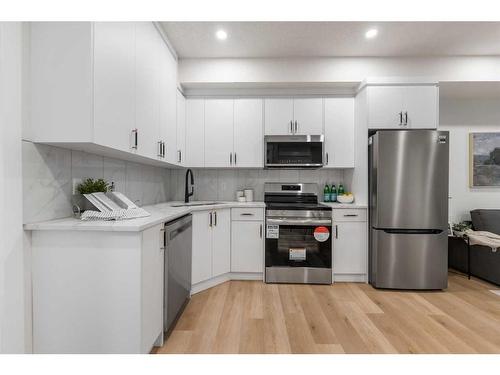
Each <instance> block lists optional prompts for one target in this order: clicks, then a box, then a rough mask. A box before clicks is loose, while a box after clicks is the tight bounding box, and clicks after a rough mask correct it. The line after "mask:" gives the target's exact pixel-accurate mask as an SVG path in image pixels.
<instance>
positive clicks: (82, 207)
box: [73, 178, 111, 212]
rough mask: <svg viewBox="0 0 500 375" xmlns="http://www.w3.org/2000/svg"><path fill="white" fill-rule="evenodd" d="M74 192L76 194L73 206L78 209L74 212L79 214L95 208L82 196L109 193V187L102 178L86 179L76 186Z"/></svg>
mask: <svg viewBox="0 0 500 375" xmlns="http://www.w3.org/2000/svg"><path fill="white" fill-rule="evenodd" d="M76 191H77V192H78V194H76V195H74V196H73V204H74V205H76V206H77V207H78V209H76V210H75V209H74V210H75V211H80V212H83V211H86V210H95V207H94V206H93V205H92V203H90V202H89V201H88V200H87V199H86V198H85V197H84V194H92V193H107V192H108V191H111V185H110V184H109V183H108V182H107V181H106V180H104V179H103V178H98V179H93V178H86V179H84V180H83V181H82V182H80V183H79V184H78V185H77V186H76Z"/></svg>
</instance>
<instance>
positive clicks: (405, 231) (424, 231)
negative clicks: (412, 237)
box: [373, 228, 443, 234]
mask: <svg viewBox="0 0 500 375" xmlns="http://www.w3.org/2000/svg"><path fill="white" fill-rule="evenodd" d="M373 229H375V230H382V231H384V232H385V233H389V234H441V233H443V230H442V229H400V228H373Z"/></svg>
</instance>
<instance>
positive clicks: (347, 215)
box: [344, 214, 358, 217]
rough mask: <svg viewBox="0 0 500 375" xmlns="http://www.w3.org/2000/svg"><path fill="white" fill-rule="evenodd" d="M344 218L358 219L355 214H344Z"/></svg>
mask: <svg viewBox="0 0 500 375" xmlns="http://www.w3.org/2000/svg"><path fill="white" fill-rule="evenodd" d="M344 217H358V215H357V214H345V215H344Z"/></svg>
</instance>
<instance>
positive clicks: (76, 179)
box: [73, 178, 82, 195]
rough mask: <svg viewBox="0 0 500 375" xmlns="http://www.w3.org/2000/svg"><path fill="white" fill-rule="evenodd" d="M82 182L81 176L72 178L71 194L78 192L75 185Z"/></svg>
mask: <svg viewBox="0 0 500 375" xmlns="http://www.w3.org/2000/svg"><path fill="white" fill-rule="evenodd" d="M81 183H82V179H81V178H74V179H73V195H75V194H78V191H77V190H76V187H77V186H78V185H79V184H81Z"/></svg>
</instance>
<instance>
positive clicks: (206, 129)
mask: <svg viewBox="0 0 500 375" xmlns="http://www.w3.org/2000/svg"><path fill="white" fill-rule="evenodd" d="M262 102H263V100H262V99H187V101H186V137H185V138H186V160H185V162H184V164H183V165H185V166H187V167H210V168H237V167H241V168H261V167H262V166H263V158H264V157H263V147H264V137H263V135H262V133H263V123H262V122H263V105H262Z"/></svg>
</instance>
